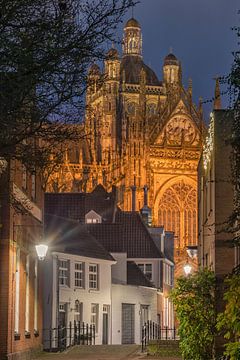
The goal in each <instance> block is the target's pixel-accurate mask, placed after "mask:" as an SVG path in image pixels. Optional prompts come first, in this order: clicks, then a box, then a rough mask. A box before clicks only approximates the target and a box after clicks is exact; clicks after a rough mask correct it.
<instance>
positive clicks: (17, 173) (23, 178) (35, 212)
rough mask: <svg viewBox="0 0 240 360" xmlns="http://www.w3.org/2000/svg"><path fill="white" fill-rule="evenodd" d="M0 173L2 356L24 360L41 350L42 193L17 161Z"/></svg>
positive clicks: (36, 183) (30, 175) (0, 345)
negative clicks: (37, 250)
mask: <svg viewBox="0 0 240 360" xmlns="http://www.w3.org/2000/svg"><path fill="white" fill-rule="evenodd" d="M6 164H7V166H6V168H5V169H3V168H2V169H1V174H0V189H1V191H0V204H1V210H0V224H1V228H0V252H1V261H0V279H1V282H0V318H1V327H0V359H1V360H4V359H7V358H8V359H26V358H29V357H30V356H31V355H30V354H31V353H32V352H34V351H37V350H38V349H40V348H41V343H42V337H41V330H42V304H41V285H40V273H41V269H40V264H39V263H38V260H37V256H36V253H35V249H34V245H35V244H37V243H38V242H39V239H40V238H41V236H42V211H41V208H42V203H43V193H42V190H41V187H40V183H39V179H38V176H37V175H36V174H35V173H32V174H30V173H28V172H27V171H26V168H25V167H24V166H23V165H22V164H20V163H19V162H17V161H10V162H8V163H6Z"/></svg>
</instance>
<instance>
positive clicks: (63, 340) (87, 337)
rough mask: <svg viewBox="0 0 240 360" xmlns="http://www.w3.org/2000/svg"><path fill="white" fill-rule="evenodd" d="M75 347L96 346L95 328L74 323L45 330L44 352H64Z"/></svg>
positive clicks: (82, 323) (81, 323)
mask: <svg viewBox="0 0 240 360" xmlns="http://www.w3.org/2000/svg"><path fill="white" fill-rule="evenodd" d="M74 345H95V326H94V325H89V324H86V323H84V322H80V321H78V322H76V321H74V322H73V323H72V322H70V323H69V325H68V326H58V327H57V328H50V329H43V348H44V350H46V351H50V352H56V351H64V350H65V349H67V348H69V347H70V346H74Z"/></svg>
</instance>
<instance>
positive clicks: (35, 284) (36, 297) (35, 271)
mask: <svg viewBox="0 0 240 360" xmlns="http://www.w3.org/2000/svg"><path fill="white" fill-rule="evenodd" d="M33 322H34V323H33V328H34V332H38V259H35V263H34V320H33Z"/></svg>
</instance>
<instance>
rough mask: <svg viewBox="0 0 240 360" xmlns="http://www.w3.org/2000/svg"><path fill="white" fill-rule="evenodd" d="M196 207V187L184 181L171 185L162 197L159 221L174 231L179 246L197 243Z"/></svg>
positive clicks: (168, 229) (167, 228)
mask: <svg viewBox="0 0 240 360" xmlns="http://www.w3.org/2000/svg"><path fill="white" fill-rule="evenodd" d="M196 208H197V193H196V189H195V188H193V187H192V186H191V185H189V184H187V183H184V182H183V181H181V182H178V183H176V184H174V185H172V186H171V187H169V188H168V189H167V190H166V191H165V192H164V194H163V196H162V197H161V199H160V202H159V211H158V221H159V222H158V223H159V225H164V228H165V230H167V231H174V233H175V236H176V246H177V247H180V248H184V247H185V246H187V245H196V244H197V211H196Z"/></svg>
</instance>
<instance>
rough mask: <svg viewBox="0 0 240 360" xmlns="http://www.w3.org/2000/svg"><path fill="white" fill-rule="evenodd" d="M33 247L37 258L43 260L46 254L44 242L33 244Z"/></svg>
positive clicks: (46, 249)
mask: <svg viewBox="0 0 240 360" xmlns="http://www.w3.org/2000/svg"><path fill="white" fill-rule="evenodd" d="M35 248H36V252H37V256H38V259H39V260H44V259H45V257H46V255H47V251H48V246H47V245H45V244H39V245H35Z"/></svg>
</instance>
